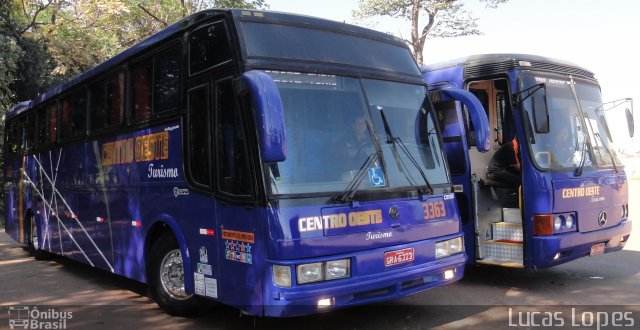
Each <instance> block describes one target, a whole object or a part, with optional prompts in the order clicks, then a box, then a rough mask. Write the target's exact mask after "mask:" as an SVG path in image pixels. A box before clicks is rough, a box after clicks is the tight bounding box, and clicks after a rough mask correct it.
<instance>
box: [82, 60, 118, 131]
mask: <svg viewBox="0 0 640 330" xmlns="http://www.w3.org/2000/svg"><path fill="white" fill-rule="evenodd" d="M123 96H124V73H122V72H120V73H118V74H114V75H112V76H111V77H109V78H107V79H105V80H102V81H100V82H98V83H96V84H94V85H92V86H91V111H90V113H91V130H99V129H102V128H105V127H111V126H114V125H118V124H120V123H121V122H122V112H123V109H124V102H123V99H124V97H123Z"/></svg>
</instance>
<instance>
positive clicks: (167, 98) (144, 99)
mask: <svg viewBox="0 0 640 330" xmlns="http://www.w3.org/2000/svg"><path fill="white" fill-rule="evenodd" d="M132 79H133V96H132V99H133V111H132V114H131V116H132V118H131V119H133V120H144V119H148V118H150V117H151V116H152V115H158V114H162V113H166V112H169V111H170V110H177V109H178V108H179V107H180V86H181V78H180V44H174V45H171V46H169V47H167V48H165V49H164V50H162V51H160V52H159V53H157V54H155V55H154V56H152V57H149V58H146V59H144V60H142V61H140V62H138V63H136V64H134V65H133V69H132Z"/></svg>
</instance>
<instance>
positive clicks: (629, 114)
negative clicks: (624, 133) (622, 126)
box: [625, 108, 635, 137]
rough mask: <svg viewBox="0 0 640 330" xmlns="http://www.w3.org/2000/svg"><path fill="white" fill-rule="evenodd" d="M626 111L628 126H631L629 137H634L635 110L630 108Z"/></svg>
mask: <svg viewBox="0 0 640 330" xmlns="http://www.w3.org/2000/svg"><path fill="white" fill-rule="evenodd" d="M625 113H626V114H627V127H628V128H629V137H633V131H634V128H635V124H634V122H633V112H631V110H629V108H627V109H625Z"/></svg>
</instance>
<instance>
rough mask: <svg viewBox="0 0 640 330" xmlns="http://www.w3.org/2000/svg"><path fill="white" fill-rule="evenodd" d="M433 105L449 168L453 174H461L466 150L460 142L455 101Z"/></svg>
mask: <svg viewBox="0 0 640 330" xmlns="http://www.w3.org/2000/svg"><path fill="white" fill-rule="evenodd" d="M433 106H434V108H435V110H436V114H437V117H438V125H440V130H441V131H442V142H444V144H445V153H446V156H447V160H448V162H449V170H451V174H453V175H462V174H464V173H465V170H466V166H465V165H466V160H465V154H466V150H465V148H464V145H463V144H462V133H461V132H460V126H459V124H458V112H457V108H456V101H446V102H442V101H441V102H436V103H434V105H433ZM469 134H471V133H469Z"/></svg>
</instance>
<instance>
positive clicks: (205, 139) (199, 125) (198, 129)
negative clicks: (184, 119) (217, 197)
mask: <svg viewBox="0 0 640 330" xmlns="http://www.w3.org/2000/svg"><path fill="white" fill-rule="evenodd" d="M208 109H209V91H208V85H205V86H202V87H198V88H196V89H194V90H192V91H190V92H189V144H188V145H189V168H190V172H191V177H192V178H193V180H194V181H195V182H196V183H198V184H201V185H203V186H205V187H209V186H210V183H211V176H210V173H209V168H210V167H209V125H208V123H209V111H208Z"/></svg>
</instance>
